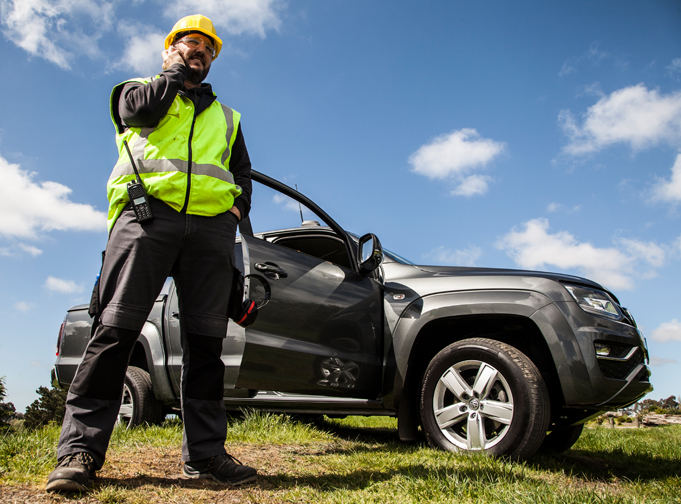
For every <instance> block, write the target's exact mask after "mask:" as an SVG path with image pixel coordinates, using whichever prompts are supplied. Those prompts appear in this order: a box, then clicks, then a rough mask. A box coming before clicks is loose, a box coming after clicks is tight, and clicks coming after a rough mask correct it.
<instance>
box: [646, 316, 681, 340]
mask: <svg viewBox="0 0 681 504" xmlns="http://www.w3.org/2000/svg"><path fill="white" fill-rule="evenodd" d="M650 337H651V338H652V339H654V340H655V341H661V342H667V341H681V322H679V321H678V320H677V319H672V321H671V322H663V323H662V324H660V327H658V328H657V329H655V330H654V331H653V332H652V333H650Z"/></svg>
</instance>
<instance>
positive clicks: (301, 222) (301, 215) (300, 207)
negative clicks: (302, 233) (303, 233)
mask: <svg viewBox="0 0 681 504" xmlns="http://www.w3.org/2000/svg"><path fill="white" fill-rule="evenodd" d="M296 192H298V184H296ZM298 208H299V209H300V225H301V226H302V225H303V222H305V221H304V220H303V205H301V204H300V201H299V202H298Z"/></svg>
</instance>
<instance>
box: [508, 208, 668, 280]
mask: <svg viewBox="0 0 681 504" xmlns="http://www.w3.org/2000/svg"><path fill="white" fill-rule="evenodd" d="M618 244H619V246H620V248H616V247H609V248H599V247H596V246H594V245H592V244H591V243H580V242H579V241H578V240H577V239H576V238H575V237H574V236H573V235H572V234H570V233H568V232H566V231H559V232H557V233H553V234H552V233H550V232H549V221H548V220H546V219H533V220H530V221H528V222H525V223H524V224H523V226H522V228H521V229H513V230H511V232H509V233H508V234H506V235H505V236H504V237H503V238H501V239H500V240H499V241H498V242H497V244H496V246H497V248H499V249H501V250H504V251H506V253H507V254H508V255H509V256H511V257H512V258H513V260H514V261H515V262H516V263H517V264H518V265H519V266H520V267H522V268H526V269H547V268H549V267H553V268H558V269H560V270H577V271H578V272H579V273H580V274H582V275H583V276H586V277H587V278H590V279H593V280H596V281H598V282H600V283H602V284H603V285H605V286H606V287H609V288H613V289H631V288H633V285H634V278H635V277H637V276H640V277H643V278H648V277H650V276H653V275H654V274H655V272H654V269H650V268H657V267H660V266H662V265H663V264H664V261H665V257H666V254H665V251H664V249H663V248H662V247H660V246H658V245H656V244H654V243H645V242H641V241H637V240H630V239H621V240H619V241H618ZM643 267H647V268H648V269H646V270H645V271H643V270H642V268H643Z"/></svg>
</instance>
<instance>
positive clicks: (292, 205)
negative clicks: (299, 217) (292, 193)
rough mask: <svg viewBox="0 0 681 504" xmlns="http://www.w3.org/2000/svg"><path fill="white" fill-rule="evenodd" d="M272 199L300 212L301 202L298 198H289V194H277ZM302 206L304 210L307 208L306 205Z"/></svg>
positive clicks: (287, 208) (282, 205)
mask: <svg viewBox="0 0 681 504" xmlns="http://www.w3.org/2000/svg"><path fill="white" fill-rule="evenodd" d="M272 201H274V202H275V203H276V204H277V205H279V206H280V207H282V208H284V209H286V210H290V211H293V212H300V205H299V203H298V202H297V201H296V200H294V199H291V198H289V197H288V196H284V195H283V194H275V195H274V197H273V198H272ZM302 208H303V210H307V208H306V207H302Z"/></svg>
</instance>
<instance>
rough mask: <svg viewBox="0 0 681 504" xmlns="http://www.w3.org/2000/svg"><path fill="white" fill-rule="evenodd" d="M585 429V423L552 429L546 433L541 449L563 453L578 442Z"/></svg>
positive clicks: (542, 450)
mask: <svg viewBox="0 0 681 504" xmlns="http://www.w3.org/2000/svg"><path fill="white" fill-rule="evenodd" d="M583 430H584V424H579V425H572V426H570V427H566V428H565V429H556V430H554V431H551V432H549V433H548V434H547V435H546V438H545V439H544V442H543V443H542V444H541V446H540V447H539V451H541V452H542V453H562V452H564V451H567V450H569V449H570V448H572V445H574V444H575V443H576V442H577V440H578V439H579V436H581V435H582V431H583Z"/></svg>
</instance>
